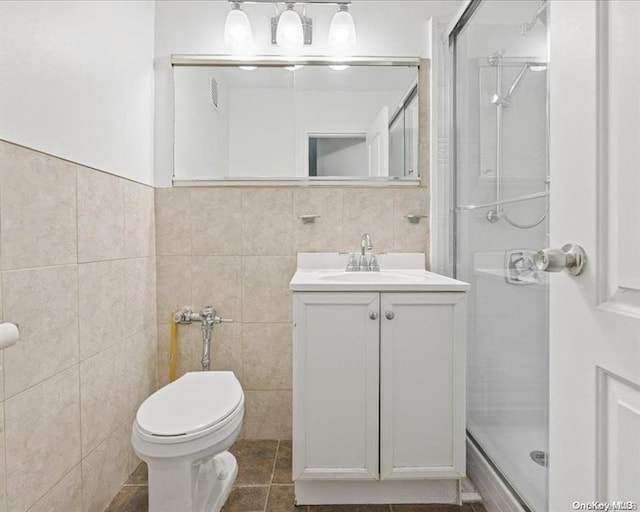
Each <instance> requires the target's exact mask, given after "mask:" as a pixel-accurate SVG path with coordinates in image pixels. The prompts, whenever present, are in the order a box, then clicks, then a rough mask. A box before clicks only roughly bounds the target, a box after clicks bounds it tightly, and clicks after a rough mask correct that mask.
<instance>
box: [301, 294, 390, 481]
mask: <svg viewBox="0 0 640 512" xmlns="http://www.w3.org/2000/svg"><path fill="white" fill-rule="evenodd" d="M293 303H294V318H295V323H294V329H293V343H294V345H293V359H294V363H293V368H294V372H293V394H294V395H293V453H294V459H293V478H294V480H308V479H312V480H377V479H378V420H379V418H378V411H379V404H378V400H379V351H380V320H379V317H378V315H379V311H380V294H379V293H295V294H294V302H293Z"/></svg>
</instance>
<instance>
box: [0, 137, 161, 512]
mask: <svg viewBox="0 0 640 512" xmlns="http://www.w3.org/2000/svg"><path fill="white" fill-rule="evenodd" d="M155 275H156V269H155V219H154V191H153V189H152V188H151V187H147V186H143V185H139V184H137V183H134V182H130V181H127V180H124V179H122V178H118V177H115V176H112V175H109V174H106V173H102V172H99V171H95V170H92V169H88V168H85V167H81V166H79V165H76V164H73V163H70V162H67V161H64V160H60V159H57V158H54V157H51V156H48V155H44V154H41V153H38V152H36V151H31V150H28V149H25V148H22V147H19V146H15V145H12V144H8V143H5V142H0V277H1V279H0V285H1V293H0V296H1V298H2V302H1V303H2V309H1V312H2V319H4V320H8V321H13V322H17V323H19V324H20V331H21V339H20V342H19V343H18V344H17V345H15V346H13V347H10V348H8V349H6V350H4V351H3V352H0V366H1V368H2V372H1V374H0V426H4V430H3V432H2V435H0V512H5V511H9V512H24V511H29V512H35V511H38V512H41V511H47V512H48V511H53V510H64V511H66V512H75V511H78V512H80V511H85V512H101V511H102V510H103V509H104V507H105V506H106V505H107V504H108V503H109V501H110V500H111V498H112V497H113V496H114V495H115V493H117V491H118V490H119V489H120V486H121V485H122V483H123V482H124V481H125V479H126V478H127V476H128V475H129V473H130V472H131V471H132V469H133V468H134V466H135V465H136V463H137V461H136V458H135V456H134V454H133V453H132V451H131V448H130V440H129V438H130V432H131V424H132V421H133V414H134V413H135V411H136V409H137V407H138V405H139V404H140V402H141V401H142V400H143V399H144V398H146V397H147V396H148V395H149V394H150V393H151V392H152V391H153V390H154V389H155V388H156V375H157V328H156V304H155V287H156V285H155Z"/></svg>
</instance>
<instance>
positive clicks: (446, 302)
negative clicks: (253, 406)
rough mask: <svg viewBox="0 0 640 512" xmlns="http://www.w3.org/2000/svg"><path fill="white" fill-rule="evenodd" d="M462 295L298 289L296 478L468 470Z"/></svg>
mask: <svg viewBox="0 0 640 512" xmlns="http://www.w3.org/2000/svg"><path fill="white" fill-rule="evenodd" d="M464 297H465V293H428V292H427V293H420V292H418V293H376V292H368V293H357V292H333V293H326V292H317V293H314V292H307V293H296V294H295V295H294V318H295V327H294V363H293V368H294V418H293V423H294V424H293V429H294V447H293V450H294V460H293V477H294V480H384V479H429V478H459V477H461V476H464V474H465V467H464V461H465V458H464V377H465V375H464V373H465V372H464V333H463V326H464V321H463V318H464V311H463V309H464Z"/></svg>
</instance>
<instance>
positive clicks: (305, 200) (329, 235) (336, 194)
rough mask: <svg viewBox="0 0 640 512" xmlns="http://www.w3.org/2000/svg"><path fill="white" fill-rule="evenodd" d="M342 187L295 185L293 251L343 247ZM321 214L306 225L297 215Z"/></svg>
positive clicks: (324, 250) (339, 248)
mask: <svg viewBox="0 0 640 512" xmlns="http://www.w3.org/2000/svg"><path fill="white" fill-rule="evenodd" d="M342 198H343V193H342V190H341V189H338V188H330V189H316V188H314V189H308V188H298V189H295V190H294V192H293V223H294V252H316V251H320V252H333V251H336V252H337V251H341V250H342ZM311 214H313V215H320V218H318V219H316V220H315V222H314V223H313V224H305V223H303V222H302V221H301V220H300V219H298V217H299V216H300V215H311Z"/></svg>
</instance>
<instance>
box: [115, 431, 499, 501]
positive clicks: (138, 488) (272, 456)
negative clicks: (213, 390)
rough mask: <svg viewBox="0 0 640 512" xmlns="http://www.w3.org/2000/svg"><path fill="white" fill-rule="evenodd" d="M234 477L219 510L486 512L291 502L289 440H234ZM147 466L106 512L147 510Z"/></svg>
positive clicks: (136, 475)
mask: <svg viewBox="0 0 640 512" xmlns="http://www.w3.org/2000/svg"><path fill="white" fill-rule="evenodd" d="M230 451H231V453H233V454H234V455H235V456H236V459H237V460H238V467H239V470H238V477H237V478H236V482H235V485H234V488H233V490H232V491H231V495H230V496H229V499H228V500H227V503H226V504H225V506H224V508H223V512H293V511H295V512H486V510H485V508H484V507H483V506H482V505H481V504H479V503H473V504H471V503H468V504H465V505H463V506H461V507H458V506H453V505H332V506H309V507H307V506H301V507H296V506H294V504H293V483H292V481H291V441H238V442H237V443H236V444H234V445H233V447H232V448H231V450H230ZM147 491H148V488H147V468H146V465H145V464H144V463H142V464H140V466H138V468H137V469H136V470H135V472H134V473H133V474H132V475H131V477H129V480H127V482H126V483H125V485H124V487H123V488H122V490H121V491H120V492H119V493H118V495H117V496H116V497H115V498H114V499H113V501H112V502H111V504H110V505H109V507H108V508H107V511H106V512H147V509H148V493H147Z"/></svg>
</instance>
